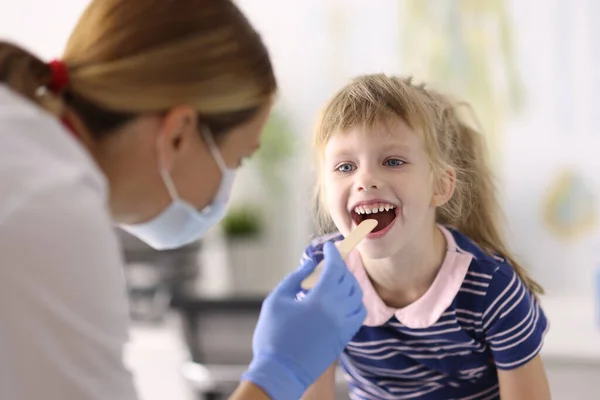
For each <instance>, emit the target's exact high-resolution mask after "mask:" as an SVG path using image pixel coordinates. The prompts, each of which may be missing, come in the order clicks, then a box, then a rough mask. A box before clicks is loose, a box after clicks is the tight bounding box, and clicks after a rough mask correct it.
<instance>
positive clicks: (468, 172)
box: [314, 74, 543, 294]
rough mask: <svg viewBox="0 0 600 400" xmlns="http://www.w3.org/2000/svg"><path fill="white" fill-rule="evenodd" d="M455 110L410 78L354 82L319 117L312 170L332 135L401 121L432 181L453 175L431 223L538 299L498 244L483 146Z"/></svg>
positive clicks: (319, 203) (326, 219) (327, 227)
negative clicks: (458, 236) (504, 267)
mask: <svg viewBox="0 0 600 400" xmlns="http://www.w3.org/2000/svg"><path fill="white" fill-rule="evenodd" d="M460 105H464V103H463V104H461V103H455V102H453V101H452V100H450V99H449V98H448V97H446V96H444V95H442V94H440V93H438V92H436V91H433V90H430V89H426V88H425V87H424V85H415V84H413V82H412V79H411V78H399V77H388V76H386V75H383V74H376V75H364V76H360V77H358V78H355V79H354V80H353V81H352V82H350V83H349V84H348V85H347V86H345V87H344V88H342V89H341V90H340V91H339V92H338V93H337V94H336V95H335V96H334V97H333V98H332V99H331V100H330V101H329V103H328V104H327V105H326V107H325V108H324V110H323V112H322V115H321V117H320V120H319V123H318V125H317V129H316V131H315V136H314V147H315V149H316V150H317V153H318V154H317V155H318V159H317V166H318V168H319V170H320V171H322V163H323V154H324V148H325V146H326V144H327V142H328V141H329V139H330V138H331V137H332V136H333V135H335V134H337V133H339V132H344V131H348V130H349V129H351V128H353V127H355V126H365V127H373V126H375V125H377V124H380V123H384V122H385V121H387V120H389V118H390V117H396V118H398V117H399V118H401V119H402V120H404V121H405V122H406V123H407V124H408V125H409V126H410V127H411V129H413V130H414V131H415V132H419V133H421V134H422V135H423V138H424V141H425V145H426V148H427V151H428V152H429V155H430V162H431V167H432V170H433V173H434V176H435V177H436V178H437V179H438V180H439V178H441V173H442V172H443V171H445V170H446V169H447V168H448V167H452V168H454V169H455V171H456V182H455V185H456V188H455V192H454V194H453V196H452V198H451V199H450V200H449V201H448V202H447V203H446V204H445V205H443V206H441V207H439V208H438V209H437V212H436V220H437V222H438V223H440V224H444V225H448V226H453V227H455V228H456V229H458V230H459V231H460V232H462V233H464V234H465V235H466V236H468V237H469V238H471V239H472V240H473V241H474V242H475V243H477V244H478V245H479V246H480V247H481V248H482V249H484V250H485V251H486V252H488V253H490V254H493V253H495V254H498V255H501V256H502V257H504V258H506V259H507V260H508V262H509V263H510V264H511V265H512V267H513V268H514V270H515V272H516V273H517V274H518V276H519V277H520V278H521V279H522V280H523V282H524V283H525V284H526V285H527V287H528V288H529V289H530V290H531V291H532V292H533V293H540V294H541V293H543V290H542V288H541V287H540V285H539V284H537V283H536V282H535V281H534V280H533V279H532V278H531V277H529V275H528V274H527V272H526V271H525V269H524V268H523V267H522V266H521V265H520V264H519V263H518V262H517V261H516V260H515V259H514V257H512V256H511V255H510V253H509V251H508V249H507V246H506V245H505V243H504V241H503V239H502V235H501V233H500V229H499V217H500V206H499V204H498V199H497V196H496V189H495V185H494V182H493V176H492V173H491V170H490V167H489V166H488V163H487V159H486V156H485V144H484V140H483V137H482V135H480V134H479V133H478V132H477V131H476V130H475V129H474V128H473V127H471V126H469V125H468V124H467V123H465V122H464V121H463V119H462V118H461V117H460V116H459V110H458V107H459V106H460ZM321 175H322V174H321V173H319V174H318V175H317V176H318V177H317V190H316V203H315V205H316V208H317V209H316V217H317V219H316V223H317V228H318V230H319V232H320V233H326V232H330V231H331V230H332V229H333V228H334V225H333V221H332V220H331V217H330V215H329V213H328V211H327V208H326V206H325V204H324V196H323V192H324V187H323V182H322V178H321Z"/></svg>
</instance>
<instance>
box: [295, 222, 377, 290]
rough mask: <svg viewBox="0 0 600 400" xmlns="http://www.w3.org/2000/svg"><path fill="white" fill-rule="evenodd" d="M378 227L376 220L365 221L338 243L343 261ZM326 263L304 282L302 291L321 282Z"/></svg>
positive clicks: (319, 266) (320, 265)
mask: <svg viewBox="0 0 600 400" xmlns="http://www.w3.org/2000/svg"><path fill="white" fill-rule="evenodd" d="M376 226H377V220H376V219H365V220H364V221H363V222H361V223H360V224H358V226H357V227H356V228H354V230H353V231H352V232H350V234H349V235H348V237H347V238H345V239H344V240H342V241H340V242H337V243H336V246H337V248H338V251H339V252H340V255H341V256H342V259H343V260H345V259H346V257H348V254H350V252H351V251H352V250H354V248H355V247H356V246H357V245H358V244H359V243H360V242H361V241H362V240H363V239H364V238H366V237H367V235H368V234H369V233H371V231H372V230H373V229H375V227H376ZM324 261H325V260H322V261H321V262H320V263H319V265H317V267H316V268H315V270H314V271H313V272H312V273H311V274H310V275H309V276H308V277H306V278H305V279H304V280H303V281H302V284H301V285H300V287H302V289H304V290H308V289H312V288H313V287H314V286H315V285H316V284H317V282H318V280H319V276H321V271H322V270H323V262H324Z"/></svg>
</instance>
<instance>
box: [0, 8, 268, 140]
mask: <svg viewBox="0 0 600 400" xmlns="http://www.w3.org/2000/svg"><path fill="white" fill-rule="evenodd" d="M61 61H62V62H64V63H65V65H66V66H67V69H68V75H69V82H68V86H67V87H66V88H65V90H64V91H63V93H62V94H61V96H60V100H61V101H62V102H63V103H65V104H67V105H69V106H70V107H72V108H73V109H74V110H75V111H76V112H77V113H78V114H79V115H80V117H81V118H82V119H83V121H84V122H85V123H86V125H87V126H88V128H89V129H90V130H91V131H92V133H93V134H94V135H95V136H97V137H102V136H103V135H104V134H106V133H108V132H110V131H112V130H114V129H115V128H117V127H118V126H120V125H122V124H123V123H124V122H126V121H127V120H129V119H130V118H133V116H135V115H136V114H141V113H152V112H164V111H167V110H168V109H170V108H172V107H174V106H177V105H180V104H188V105H191V106H193V107H195V108H196V109H197V110H198V114H199V117H200V118H201V119H202V121H203V122H204V123H205V124H207V125H208V127H209V128H210V129H211V131H212V132H213V133H214V134H215V135H219V134H220V133H222V132H225V131H228V130H229V129H231V128H233V127H235V126H237V125H240V124H242V123H244V122H245V121H247V120H249V119H251V118H252V117H253V116H254V114H255V113H256V112H257V111H258V110H259V109H260V108H261V107H262V106H263V105H265V104H267V103H268V102H269V101H270V99H271V98H272V95H273V93H274V92H275V91H276V89H277V84H276V79H275V76H274V72H273V68H272V65H271V61H270V58H269V54H268V52H267V49H266V48H265V46H264V44H263V42H262V40H261V38H260V36H259V35H258V33H257V32H256V31H255V30H254V29H253V28H252V26H251V25H250V23H249V21H248V20H247V19H246V18H245V17H244V15H243V14H242V13H241V12H240V10H239V9H238V8H237V6H236V5H235V4H234V3H233V2H232V1H231V0H177V1H167V0H164V1H156V0H127V1H123V0H93V1H92V2H91V4H89V6H88V7H87V9H86V10H85V12H84V13H83V15H82V16H81V18H80V19H79V21H78V23H77V25H76V26H75V29H74V30H73V32H72V34H71V36H70V39H69V41H68V43H67V46H66V49H65V52H64V54H63V57H62V58H61ZM50 80H51V70H50V67H49V66H48V64H47V63H46V62H44V61H42V60H40V59H39V58H38V57H36V56H34V55H33V54H31V53H29V52H28V51H26V50H24V49H22V48H20V47H18V46H16V45H13V44H10V43H7V42H0V82H4V83H6V84H8V86H10V87H11V88H12V89H13V90H15V91H17V92H19V93H20V94H22V95H24V96H26V97H28V98H29V99H31V100H34V101H37V102H38V103H40V104H42V103H43V102H42V101H40V96H39V92H40V88H43V87H44V86H46V85H48V84H49V82H50ZM42 105H43V104H42Z"/></svg>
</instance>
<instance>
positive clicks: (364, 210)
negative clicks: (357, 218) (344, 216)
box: [354, 203, 396, 214]
mask: <svg viewBox="0 0 600 400" xmlns="http://www.w3.org/2000/svg"><path fill="white" fill-rule="evenodd" d="M394 208H396V206H394V205H393V204H384V203H382V204H376V205H375V206H366V207H365V206H357V207H356V208H355V209H354V212H355V213H357V214H376V213H378V212H383V211H389V210H393V209H394Z"/></svg>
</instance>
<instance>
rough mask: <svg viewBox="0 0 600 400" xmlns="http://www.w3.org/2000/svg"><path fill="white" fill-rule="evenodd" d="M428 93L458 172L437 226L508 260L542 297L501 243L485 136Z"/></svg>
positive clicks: (441, 98) (443, 142)
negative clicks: (452, 228)
mask: <svg viewBox="0 0 600 400" xmlns="http://www.w3.org/2000/svg"><path fill="white" fill-rule="evenodd" d="M428 92H429V94H430V95H431V96H432V97H433V98H434V99H435V102H436V103H437V105H438V106H439V107H438V108H437V109H438V121H437V122H438V123H437V124H436V125H437V126H438V130H439V131H438V137H440V136H441V138H440V141H439V145H440V147H441V148H440V150H441V152H442V153H445V154H446V158H447V159H448V162H449V164H450V165H452V166H453V167H454V168H455V170H456V191H455V193H454V196H453V197H452V199H451V200H450V201H449V202H448V203H447V204H446V205H444V206H442V207H440V208H439V209H438V215H437V218H438V222H439V223H441V224H447V225H451V226H454V227H456V229H458V230H459V231H460V232H462V233H464V234H465V235H466V236H468V237H469V238H471V239H472V240H473V241H474V242H475V243H477V244H478V245H479V246H480V247H481V248H482V249H484V250H485V251H487V252H488V253H490V254H497V255H500V256H502V257H503V258H505V259H506V260H507V261H508V262H509V263H510V264H511V266H512V267H513V269H514V270H515V272H516V274H517V275H518V276H519V278H521V280H522V281H523V282H524V283H525V285H526V286H527V287H528V288H529V290H530V291H531V292H532V293H534V294H543V289H542V287H541V286H540V285H539V284H538V283H537V282H536V281H535V280H533V279H532V278H531V277H530V276H529V274H528V273H527V271H526V270H525V269H524V268H523V267H522V266H521V265H520V264H519V263H518V262H517V261H516V260H515V259H514V258H513V257H512V256H511V255H510V253H509V251H508V249H507V246H506V244H505V243H504V240H503V239H502V235H501V233H500V229H499V225H500V223H499V222H500V217H501V212H500V205H499V203H498V198H497V194H496V187H495V184H494V179H493V174H492V171H491V169H490V167H489V165H488V160H487V155H486V146H485V143H484V140H483V136H482V135H481V134H480V133H479V132H477V131H476V130H475V129H474V128H472V127H471V126H469V125H468V124H466V123H465V122H464V121H463V120H462V119H461V118H460V116H459V115H458V109H457V108H458V107H459V106H460V105H461V104H452V103H451V101H450V100H449V99H447V98H445V97H444V96H442V95H440V94H437V93H434V92H431V91H428ZM444 147H445V148H444Z"/></svg>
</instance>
